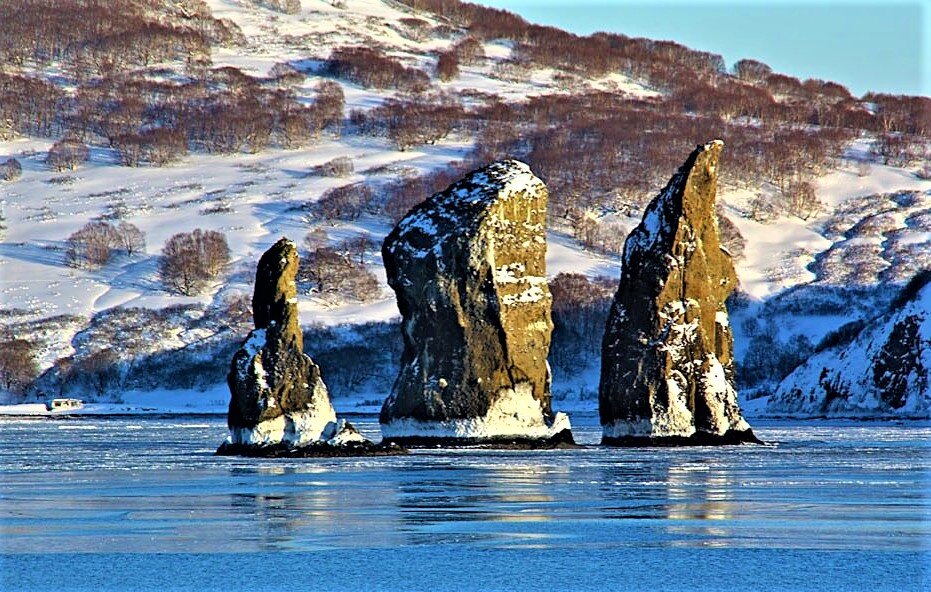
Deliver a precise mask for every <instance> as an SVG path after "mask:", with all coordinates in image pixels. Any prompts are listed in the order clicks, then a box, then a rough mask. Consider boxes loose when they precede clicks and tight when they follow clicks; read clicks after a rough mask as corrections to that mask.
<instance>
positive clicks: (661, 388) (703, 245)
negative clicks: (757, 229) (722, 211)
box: [599, 140, 758, 445]
mask: <svg viewBox="0 0 931 592" xmlns="http://www.w3.org/2000/svg"><path fill="white" fill-rule="evenodd" d="M723 146H724V143H723V142H721V141H720V140H717V141H713V142H710V143H708V144H705V145H703V146H698V147H697V148H696V149H695V151H694V152H692V154H691V155H690V156H689V157H688V159H687V160H686V161H685V164H684V165H683V166H682V167H681V168H680V169H679V171H678V172H677V173H676V174H675V175H673V177H672V179H670V181H669V183H668V184H667V185H666V188H665V189H663V191H662V192H661V193H660V194H659V195H658V196H657V197H656V198H654V199H653V201H652V202H651V203H650V204H649V205H648V206H647V208H646V211H645V213H644V217H643V221H642V222H641V223H640V224H639V225H638V226H637V227H636V228H635V229H634V230H633V231H632V232H631V233H630V235H629V236H628V237H627V241H626V243H625V244H624V255H623V268H622V271H621V280H620V285H619V287H618V290H617V294H616V295H615V297H614V302H613V304H612V307H611V312H610V314H609V317H608V323H607V327H606V330H605V335H604V341H603V344H602V366H601V382H600V386H599V412H600V415H601V424H602V426H603V430H604V431H603V439H602V442H603V443H604V444H609V445H680V444H728V443H740V442H757V441H758V440H757V439H756V437H755V436H754V435H753V432H752V430H751V429H750V426H749V425H748V424H747V422H746V421H745V420H744V418H743V416H742V414H741V411H740V408H739V406H738V402H737V393H736V389H735V384H734V364H733V335H732V333H731V329H730V325H729V322H728V315H727V308H726V306H725V300H726V299H727V297H728V296H729V295H730V294H731V292H732V291H733V290H734V289H735V287H736V285H737V276H736V273H735V271H734V266H733V263H732V262H731V257H730V255H729V254H728V253H727V252H726V251H725V250H723V249H722V247H721V244H720V239H719V235H718V227H717V221H716V216H715V196H716V191H717V169H718V161H719V158H720V155H721V150H722V148H723Z"/></svg>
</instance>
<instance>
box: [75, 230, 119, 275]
mask: <svg viewBox="0 0 931 592" xmlns="http://www.w3.org/2000/svg"><path fill="white" fill-rule="evenodd" d="M116 243H117V237H116V230H115V229H114V227H113V225H112V224H110V223H108V222H103V221H95V222H88V223H87V224H85V225H84V226H83V227H82V228H81V229H80V230H78V231H76V232H74V233H72V234H71V236H69V237H68V240H67V241H66V244H67V249H66V251H65V258H66V259H67V261H68V265H70V266H72V267H89V268H97V267H101V266H103V265H106V264H107V263H108V262H109V261H110V258H111V256H112V255H113V247H114V245H115V244H116Z"/></svg>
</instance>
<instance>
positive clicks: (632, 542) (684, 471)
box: [0, 414, 931, 592]
mask: <svg viewBox="0 0 931 592" xmlns="http://www.w3.org/2000/svg"><path fill="white" fill-rule="evenodd" d="M350 421H351V422H352V423H353V424H354V425H355V426H357V427H358V428H359V429H360V430H361V431H362V433H363V435H365V436H367V437H369V438H377V430H378V425H377V418H376V417H375V416H357V417H352V418H350ZM72 424H73V425H85V426H89V427H90V426H92V427H93V429H87V430H83V431H81V432H80V435H79V437H75V434H76V432H72V431H69V430H60V429H58V428H59V426H62V425H72ZM130 425H144V426H146V428H147V429H145V430H136V431H130V430H126V429H125V428H126V427H127V426H130ZM754 427H755V429H756V431H757V433H758V434H759V435H760V436H761V437H762V438H763V439H765V440H767V441H771V442H773V443H774V444H773V445H771V446H767V447H763V446H738V447H724V448H701V447H699V448H688V449H621V450H618V449H607V448H596V447H589V448H585V449H581V450H556V451H533V452H528V451H500V450H499V451H496V450H436V449H429V450H418V451H414V452H413V453H412V454H411V455H409V456H406V457H388V458H364V459H280V460H276V459H264V460H263V459H243V458H218V457H214V456H212V453H213V450H214V449H215V447H216V445H217V444H219V442H220V441H222V439H223V437H224V436H225V432H226V426H225V420H224V418H223V417H222V416H216V417H215V418H211V419H204V418H203V417H201V418H197V419H185V418H177V417H173V418H151V419H150V418H145V419H140V418H138V417H133V418H95V419H94V421H93V423H87V422H86V420H80V419H70V420H67V419H54V420H28V419H17V420H5V421H2V422H0V441H2V442H4V443H6V444H5V445H4V446H3V447H0V499H2V500H3V502H2V506H0V512H2V520H3V529H4V530H3V545H4V549H3V550H4V552H6V553H14V554H17V555H16V560H15V561H13V562H9V561H7V562H6V564H5V565H4V569H3V570H2V571H3V572H4V577H14V578H17V579H16V580H13V581H17V582H27V581H28V582H32V583H35V584H36V585H35V586H30V585H28V584H27V585H25V586H24V587H25V589H56V584H58V583H61V580H60V578H59V575H58V574H60V573H62V571H61V570H48V569H45V570H36V569H35V566H36V565H38V564H40V563H43V562H44V563H47V562H49V561H50V560H52V557H53V555H52V554H54V560H55V561H62V557H64V556H62V555H59V554H60V553H86V555H82V556H81V557H80V558H79V559H77V558H76V559H75V560H74V565H73V566H72V567H71V568H69V570H68V571H67V573H68V575H69V577H70V578H71V579H70V580H69V581H70V582H81V581H83V580H82V577H85V576H86V577H88V578H89V579H88V580H87V581H88V582H91V581H93V582H94V583H95V584H96V585H97V586H98V589H123V587H121V586H120V585H119V584H120V583H121V582H122V583H123V585H124V586H125V582H131V583H133V589H138V590H154V589H166V587H165V583H166V580H165V579H164V577H167V576H162V575H159V573H160V568H158V566H162V569H167V568H165V565H168V564H171V563H174V562H178V565H181V564H184V565H187V568H180V569H174V568H173V569H172V570H170V573H173V574H176V576H175V577H181V578H189V579H187V580H185V579H180V580H172V581H171V582H169V583H170V584H172V585H170V586H168V587H167V588H170V589H191V590H193V589H198V590H214V589H227V588H226V586H227V585H228V581H229V575H230V573H235V574H237V577H239V578H240V579H239V580H237V582H238V584H239V585H240V587H243V589H249V590H264V589H271V588H272V587H274V586H275V585H276V584H279V583H280V582H278V581H277V580H275V578H271V579H268V580H261V581H257V582H253V581H252V580H251V579H250V578H252V577H253V575H255V574H259V573H263V574H264V573H266V572H265V570H266V569H271V567H269V566H273V565H278V567H281V565H285V564H289V565H292V566H293V565H294V564H302V563H306V561H307V559H306V558H305V556H304V555H301V553H308V554H310V553H313V554H314V555H313V556H314V558H315V559H314V562H313V565H314V569H313V570H294V569H290V570H286V571H285V572H280V573H288V574H289V578H290V579H289V584H290V585H291V586H292V587H295V588H302V587H303V588H307V589H313V588H314V585H315V582H316V583H319V581H320V579H319V578H325V579H326V581H332V580H333V578H341V579H339V581H340V583H341V585H342V586H347V585H353V586H355V582H356V580H357V579H360V578H362V577H363V576H365V577H368V578H369V579H368V580H367V582H368V584H367V585H363V584H362V583H359V585H358V587H360V588H362V589H375V590H378V589H396V587H397V584H398V582H399V581H404V582H414V583H415V585H414V587H416V588H423V589H430V590H436V591H443V590H463V589H495V588H520V587H521V581H520V580H518V579H517V578H518V577H523V578H525V577H526V574H528V573H532V574H534V576H533V577H534V580H533V582H534V585H539V587H541V588H548V589H550V588H551V589H572V590H578V589H595V588H597V587H598V586H602V585H603V584H604V582H605V581H608V580H610V581H636V582H638V583H640V584H642V586H640V589H645V590H651V591H655V590H663V589H670V588H669V584H670V582H675V583H677V584H676V585H677V586H681V582H686V581H693V582H694V581H698V580H696V579H695V578H696V577H702V578H706V579H703V580H700V581H703V582H713V581H719V580H718V579H715V578H716V577H719V576H720V572H719V571H717V570H718V569H719V567H720V566H721V565H722V564H723V565H736V566H740V567H739V569H740V573H741V577H740V578H739V581H736V582H735V581H728V582H727V589H728V590H741V589H746V590H750V589H754V590H756V589H767V590H777V589H782V590H791V589H798V586H800V585H801V586H802V587H803V588H804V589H812V590H841V589H845V588H843V587H842V585H846V586H848V588H846V589H860V588H861V585H866V586H867V587H868V588H869V589H870V590H871V591H881V590H893V589H894V590H896V591H897V592H901V591H902V590H909V586H911V587H912V588H911V589H915V590H917V589H920V586H919V584H921V577H922V575H921V574H923V573H926V570H924V571H923V569H922V567H921V566H922V565H924V564H925V562H926V560H927V559H928V554H929V548H928V541H929V540H931V527H929V525H928V524H927V522H926V520H925V519H926V517H927V515H928V512H929V503H931V502H929V500H928V499H927V496H926V492H927V491H928V490H929V489H931V459H929V458H928V456H927V454H926V453H925V452H926V443H927V441H928V440H929V438H931V423H920V424H918V423H891V422H872V423H856V422H807V423H806V422H795V423H786V422H773V421H768V422H767V421H761V422H758V423H757V424H756V425H755V426H754ZM573 432H574V434H575V436H576V438H577V439H578V440H579V441H581V442H584V443H587V444H591V443H594V442H596V441H597V439H598V438H599V437H600V427H599V425H598V420H597V417H596V416H595V415H593V414H589V415H586V414H576V415H574V416H573ZM712 549H713V551H712ZM877 550H879V551H877ZM281 551H290V553H281ZM22 553H36V554H37V555H32V556H23V555H20V554H22ZM117 553H142V554H143V555H139V556H136V555H114V554H117ZM153 553H158V554H159V555H152V554H153ZM161 553H182V554H188V553H206V554H208V555H206V556H204V555H199V556H188V555H183V556H181V555H179V556H172V555H161ZM222 553H233V555H232V556H234V557H236V560H235V561H231V560H230V559H229V557H230V556H227V555H221V554H222ZM267 553H270V555H267ZM278 557H285V558H287V561H286V562H285V563H283V564H280V565H279V564H277V563H275V562H276V561H278V559H276V558H278ZM307 557H309V555H308V556H307ZM424 557H429V561H425V560H424ZM269 558H272V559H269ZM267 561H270V562H271V563H267ZM460 561H462V562H465V563H462V564H461V565H460V567H462V566H466V565H467V566H469V567H462V568H461V569H454V565H455V564H458V563H457V562H460ZM187 562H193V563H190V564H188V563H187ZM253 563H254V564H255V566H258V567H255V568H254V569H253V568H251V567H246V566H247V565H252V564H253ZM11 565H12V568H10V567H9V566H11ZM101 565H110V566H111V568H110V569H99V568H100V566H101ZM347 565H352V566H353V568H352V569H347V568H346V566H347ZM402 565H403V566H404V569H401V566H402ZM474 565H481V566H482V569H481V570H476V569H474V567H473V566H474ZM553 566H559V569H553ZM713 566H718V567H713ZM175 567H177V566H175ZM622 567H623V569H622ZM592 569H597V570H598V573H599V577H598V578H593V577H592V575H591V574H592V571H591V570H592ZM98 571H99V574H102V575H99V577H98V579H93V578H91V577H90V576H92V575H93V574H95V573H97V572H98ZM27 572H28V573H27ZM268 573H272V572H268ZM274 573H279V572H274ZM305 573H312V576H313V578H310V576H308V577H306V578H305V576H304V574H305ZM488 573H494V574H496V577H497V579H488V578H487V577H486V576H487V574H488ZM905 573H907V574H910V575H911V576H914V577H910V578H902V577H901V574H905ZM177 574H185V575H183V576H177ZM851 574H856V582H854V581H852V580H851V579H850V578H852V577H854V576H852V575H851ZM896 574H898V575H896ZM816 575H817V576H819V578H820V579H815V578H814V576H816ZM887 577H888V579H886V578H887ZM29 578H32V579H31V580H29ZM56 578H59V579H58V580H56ZM120 578H123V579H120ZM397 578H402V579H401V580H398V579H397ZM403 578H406V579H403ZM615 578H620V579H615ZM496 582H497V583H499V584H501V585H500V586H498V585H495V583H496ZM593 582H594V583H597V586H595V584H593ZM523 584H526V580H524V581H523ZM793 584H794V585H793ZM160 585H161V587H159V586H160ZM147 586H148V588H147ZM21 587H22V586H21ZM57 589H69V590H74V589H80V588H75V587H74V586H73V585H71V586H57Z"/></svg>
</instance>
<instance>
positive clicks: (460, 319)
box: [381, 160, 571, 443]
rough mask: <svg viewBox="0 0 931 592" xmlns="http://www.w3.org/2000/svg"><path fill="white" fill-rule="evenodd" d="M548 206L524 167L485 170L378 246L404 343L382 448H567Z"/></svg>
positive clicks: (385, 411)
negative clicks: (547, 444)
mask: <svg viewBox="0 0 931 592" xmlns="http://www.w3.org/2000/svg"><path fill="white" fill-rule="evenodd" d="M547 197H548V196H547V190H546V187H545V186H544V184H543V182H542V181H540V179H538V178H537V177H536V176H535V175H534V174H533V173H532V172H531V171H530V168H529V167H528V166H527V165H526V164H523V163H521V162H517V161H513V160H508V161H502V162H496V163H494V164H491V165H489V166H487V167H485V168H482V169H479V170H477V171H474V172H472V173H470V174H469V175H467V176H466V177H465V178H463V179H462V180H460V181H458V182H456V183H454V184H453V185H451V186H450V187H449V188H448V189H446V190H445V191H442V192H440V193H437V194H436V195H434V196H432V197H431V198H429V199H427V200H426V201H425V202H423V203H422V204H420V205H419V206H417V207H415V208H414V209H413V210H411V212H409V213H408V214H407V216H406V217H405V218H404V219H402V220H401V221H400V222H399V223H398V225H397V227H396V228H395V229H394V230H393V231H392V232H391V233H390V234H389V235H388V237H387V238H386V239H385V242H384V245H383V247H382V254H383V256H384V262H385V268H386V270H387V274H388V283H389V285H390V286H391V287H392V288H393V289H394V291H395V293H396V295H397V299H398V308H399V309H400V312H401V315H402V317H403V322H402V333H403V337H404V352H403V355H402V359H401V370H400V373H399V375H398V378H397V380H396V381H395V383H394V387H393V388H392V391H391V394H390V396H389V397H388V399H387V400H386V401H385V404H384V407H383V408H382V412H381V424H382V433H383V434H384V436H385V438H386V439H392V440H395V441H405V442H412V443H413V442H416V441H419V440H428V441H433V440H437V439H440V440H456V441H463V442H465V443H471V442H481V441H487V440H504V439H520V440H523V439H527V440H541V439H542V440H546V439H553V438H556V437H557V435H559V436H558V438H557V439H563V440H567V439H568V440H571V432H570V431H569V421H568V418H567V417H566V416H565V415H563V414H556V415H555V416H554V415H553V413H552V410H551V407H550V371H549V366H548V364H547V361H546V358H547V354H548V352H549V346H550V334H551V332H552V329H553V324H552V321H551V318H550V306H551V300H552V298H551V296H550V293H549V288H548V287H547V283H546V269H545V266H546V261H545V257H546V234H545V233H546V229H545V223H546V205H547ZM560 434H561V435H560Z"/></svg>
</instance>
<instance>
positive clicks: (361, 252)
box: [337, 232, 377, 265]
mask: <svg viewBox="0 0 931 592" xmlns="http://www.w3.org/2000/svg"><path fill="white" fill-rule="evenodd" d="M376 246H377V244H376V243H375V241H374V240H372V235H370V234H369V233H367V232H360V233H359V234H357V235H355V236H351V237H349V238H347V239H346V240H344V241H342V242H341V243H340V244H339V246H338V247H337V249H338V250H340V251H342V252H343V253H345V255H346V257H348V258H350V259H351V258H358V264H359V265H365V255H366V254H367V253H371V252H372V251H373V250H375V247H376Z"/></svg>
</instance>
